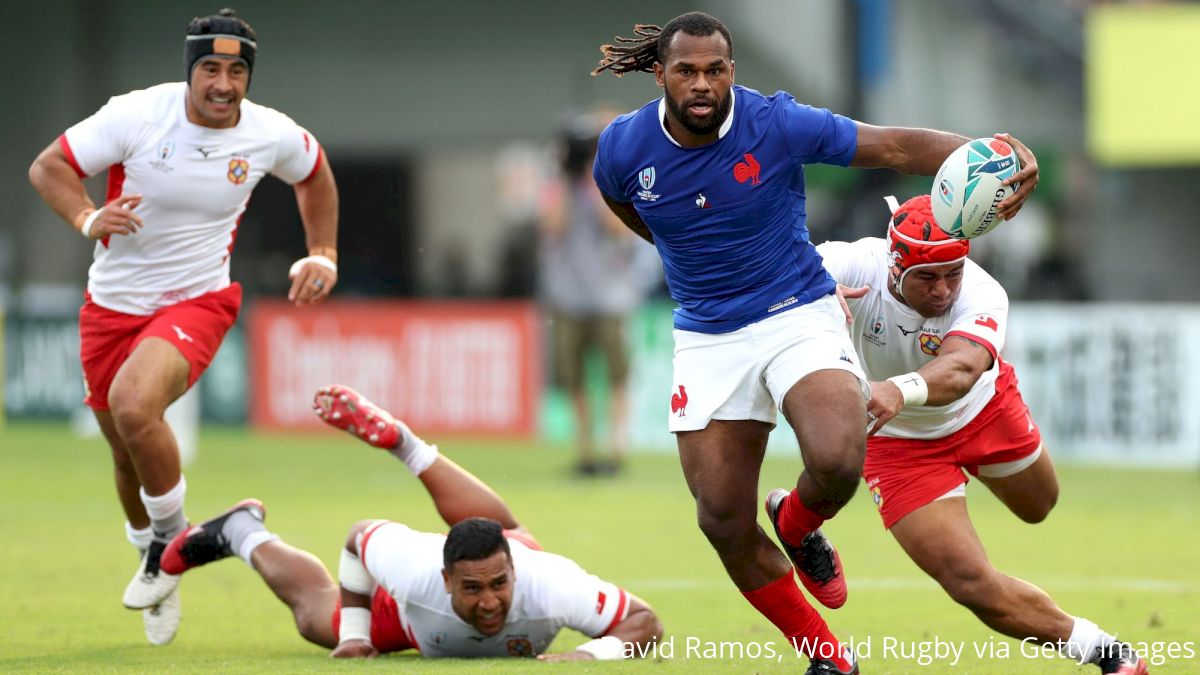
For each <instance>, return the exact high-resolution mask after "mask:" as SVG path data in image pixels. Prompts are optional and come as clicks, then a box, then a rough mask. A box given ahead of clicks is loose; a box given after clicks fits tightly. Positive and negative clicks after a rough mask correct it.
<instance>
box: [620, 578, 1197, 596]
mask: <svg viewBox="0 0 1200 675" xmlns="http://www.w3.org/2000/svg"><path fill="white" fill-rule="evenodd" d="M1029 581H1030V583H1035V584H1036V585H1038V586H1044V587H1046V588H1049V589H1052V590H1069V591H1136V592H1139V593H1196V592H1200V584H1196V583H1191V582H1187V581H1171V580H1168V579H1134V578H1127V577H1082V578H1064V577H1059V578H1050V579H1033V580H1029ZM847 583H848V584H849V586H850V587H851V588H855V589H859V590H866V591H924V590H936V589H937V588H938V585H937V583H936V582H934V580H933V579H929V578H917V577H884V578H877V579H862V578H859V579H855V578H853V577H851V578H850V579H849V580H848V582H847ZM624 586H625V588H629V589H640V590H653V591H714V590H730V589H732V588H733V582H731V581H728V580H724V579H722V580H711V579H638V580H633V581H630V582H628V583H627V584H624Z"/></svg>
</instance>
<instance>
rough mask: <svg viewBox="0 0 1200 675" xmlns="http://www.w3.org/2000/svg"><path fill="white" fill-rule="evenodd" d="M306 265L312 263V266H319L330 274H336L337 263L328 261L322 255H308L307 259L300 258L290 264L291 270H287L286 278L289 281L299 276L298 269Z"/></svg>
mask: <svg viewBox="0 0 1200 675" xmlns="http://www.w3.org/2000/svg"><path fill="white" fill-rule="evenodd" d="M308 263H313V264H314V265H320V266H321V267H324V268H325V269H327V270H329V271H330V272H333V273H334V274H337V263H335V262H333V261H332V260H330V259H329V258H327V257H325V256H323V255H310V256H308V257H307V258H301V259H299V260H297V261H296V262H294V263H292V267H291V269H289V270H288V278H289V279H291V278H292V277H294V276H296V275H297V274H299V273H300V268H301V267H304V266H305V265H306V264H308Z"/></svg>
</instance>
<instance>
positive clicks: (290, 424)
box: [247, 301, 542, 436]
mask: <svg viewBox="0 0 1200 675" xmlns="http://www.w3.org/2000/svg"><path fill="white" fill-rule="evenodd" d="M250 309H251V311H250V313H249V320H248V322H247V327H248V335H249V340H248V342H249V361H250V364H251V370H250V377H251V383H250V390H251V392H252V395H251V399H250V400H251V404H250V420H251V422H252V423H253V424H254V425H255V426H258V427H266V428H275V429H296V428H301V427H315V426H319V425H320V421H319V420H317V419H316V417H315V416H314V415H313V413H312V398H313V393H314V392H315V391H316V390H317V388H318V387H321V386H323V385H327V384H334V383H339V384H346V385H348V386H351V387H353V388H355V389H357V390H358V391H360V392H362V393H363V394H364V395H366V396H367V397H369V398H371V399H372V400H374V401H375V402H376V403H379V404H380V405H381V406H383V407H384V408H386V409H388V410H390V411H391V412H393V413H394V414H395V415H396V416H397V417H399V418H401V419H403V420H405V421H407V422H409V423H410V424H411V425H412V426H413V427H414V428H416V429H420V433H421V434H422V435H429V434H437V433H464V434H502V435H523V436H531V435H533V433H534V432H535V431H536V424H537V415H536V414H535V411H536V410H537V408H538V406H539V405H540V401H541V382H542V370H541V340H540V333H539V324H538V314H537V311H536V309H535V307H534V305H533V304H532V303H528V302H494V303H492V302H489V303H481V302H475V303H472V302H463V303H458V302H443V303H425V302H401V301H370V302H368V301H363V302H353V301H350V302H331V303H326V304H324V305H321V306H320V307H317V308H312V309H307V310H303V309H297V308H295V307H293V306H291V305H290V304H288V303H284V302H257V303H255V304H254V305H253V306H252V307H251V308H250Z"/></svg>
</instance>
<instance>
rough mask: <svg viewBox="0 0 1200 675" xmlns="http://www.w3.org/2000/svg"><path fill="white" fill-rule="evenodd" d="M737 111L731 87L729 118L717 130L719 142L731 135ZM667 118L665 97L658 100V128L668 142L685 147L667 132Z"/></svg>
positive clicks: (735, 99)
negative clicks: (730, 131)
mask: <svg viewBox="0 0 1200 675" xmlns="http://www.w3.org/2000/svg"><path fill="white" fill-rule="evenodd" d="M736 110H737V98H736V97H734V94H733V87H730V88H729V117H726V118H725V121H724V122H722V123H721V128H720V129H717V139H718V140H720V139H722V138H725V134H727V133H729V130H730V129H731V128H733V113H734V111H736ZM666 118H667V97H666V96H663V97H662V98H660V99H658V128H659V129H662V132H663V135H664V136H666V137H667V140H668V141H671V142H672V143H674V144H675V145H676V146H678V147H680V148H682V147H683V146H682V145H679V141H677V140H675V138H674V137H673V136H671V133H670V132H669V131H667V124H666V122H664V121H663V120H665V119H666Z"/></svg>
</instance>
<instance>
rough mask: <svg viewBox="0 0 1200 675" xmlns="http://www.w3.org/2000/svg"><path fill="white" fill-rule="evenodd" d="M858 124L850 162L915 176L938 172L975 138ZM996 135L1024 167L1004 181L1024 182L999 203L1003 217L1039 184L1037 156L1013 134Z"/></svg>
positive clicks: (1015, 209) (1018, 207)
mask: <svg viewBox="0 0 1200 675" xmlns="http://www.w3.org/2000/svg"><path fill="white" fill-rule="evenodd" d="M857 125H858V150H857V151H856V152H855V154H854V159H853V160H852V161H851V162H850V166H856V167H861V168H865V169H893V170H895V171H899V172H900V173H904V174H909V175H914V176H932V175H934V174H935V173H937V170H938V168H939V167H941V165H942V162H944V161H946V157H948V156H949V155H950V153H951V152H954V149H955V148H957V147H958V146H960V145H962V144H963V143H966V142H967V141H969V140H971V139H969V138H967V137H966V136H959V135H958V134H954V133H950V132H948V131H936V130H934V129H911V128H907V127H877V126H874V125H871V124H864V123H862V122H858V123H857ZM995 137H996V138H998V139H1000V140H1002V141H1004V142H1006V143H1008V144H1009V145H1011V146H1012V147H1013V149H1014V150H1016V152H1017V160H1018V161H1019V162H1020V163H1021V170H1020V171H1018V172H1017V173H1016V174H1014V175H1013V176H1011V177H1010V178H1008V179H1006V180H1005V181H1004V184H1005V185H1013V184H1017V183H1020V187H1019V188H1017V190H1016V192H1014V193H1013V194H1012V195H1011V196H1010V197H1009V198H1008V199H1006V200H1004V201H1003V202H1001V203H1000V204H999V205H998V211H997V214H996V215H997V217H999V218H1000V219H1001V220H1009V219H1011V218H1012V217H1013V216H1015V215H1017V212H1018V211H1020V210H1021V206H1023V205H1024V204H1025V200H1026V199H1027V198H1028V197H1029V195H1030V194H1032V193H1033V190H1034V188H1035V187H1037V183H1038V163H1037V157H1035V156H1034V154H1033V152H1032V151H1031V150H1030V149H1029V148H1028V147H1026V146H1025V144H1024V143H1022V142H1021V141H1019V140H1017V139H1016V138H1014V137H1013V136H1011V135H1009V134H996V135H995Z"/></svg>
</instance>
